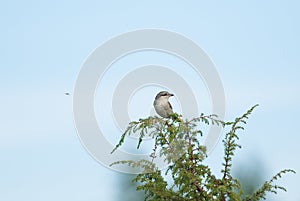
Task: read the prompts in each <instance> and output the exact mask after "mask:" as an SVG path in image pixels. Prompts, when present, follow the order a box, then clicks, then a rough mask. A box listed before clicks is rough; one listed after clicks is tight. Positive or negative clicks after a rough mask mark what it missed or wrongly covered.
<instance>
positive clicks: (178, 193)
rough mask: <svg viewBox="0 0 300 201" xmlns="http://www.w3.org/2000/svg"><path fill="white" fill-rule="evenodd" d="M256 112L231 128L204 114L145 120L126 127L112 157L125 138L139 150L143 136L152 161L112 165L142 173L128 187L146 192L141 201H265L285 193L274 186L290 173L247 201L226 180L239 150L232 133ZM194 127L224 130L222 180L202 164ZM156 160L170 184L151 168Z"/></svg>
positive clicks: (235, 184)
mask: <svg viewBox="0 0 300 201" xmlns="http://www.w3.org/2000/svg"><path fill="white" fill-rule="evenodd" d="M255 107H257V105H255V106H253V107H252V108H251V109H249V110H248V111H247V112H246V113H245V114H243V115H242V116H241V117H238V118H236V119H235V120H234V121H232V122H224V121H221V120H219V119H218V118H217V116H216V115H208V116H206V115H204V114H201V115H200V117H197V118H193V119H191V120H182V117H181V116H180V115H178V114H176V113H174V114H172V115H171V116H170V118H168V119H162V118H159V117H148V118H145V119H139V121H134V122H131V123H130V124H129V126H128V128H127V129H126V131H125V132H124V133H123V135H122V136H121V139H120V141H119V143H118V144H117V145H116V147H115V149H114V150H113V151H115V150H116V149H117V148H118V147H120V146H121V145H122V144H123V142H124V140H125V137H126V136H128V135H131V134H132V133H136V132H139V141H138V145H137V148H139V147H140V145H141V143H142V141H143V138H144V137H145V136H146V135H148V136H150V137H151V138H153V139H154V142H155V144H154V148H153V153H151V155H150V157H151V158H152V160H151V161H147V160H141V161H132V160H127V161H117V162H115V163H113V164H111V165H116V164H128V165H129V166H131V167H141V168H142V169H143V170H144V171H143V172H142V173H140V174H138V175H137V176H136V177H135V178H134V179H133V181H134V182H138V183H139V184H140V185H139V186H138V187H137V190H143V191H144V192H145V194H146V198H145V201H163V200H168V201H173V200H175V201H192V200H195V201H213V200H217V201H226V200H236V201H240V200H243V201H256V200H261V199H265V196H266V193H267V192H272V193H277V190H279V189H280V190H284V191H286V189H285V188H284V187H282V186H278V185H276V184H274V182H275V181H276V180H277V179H278V178H280V177H281V176H282V174H285V173H288V172H292V173H295V171H293V170H290V169H285V170H282V171H280V172H279V173H278V174H276V175H275V176H274V177H272V178H271V180H269V181H266V182H265V183H264V184H263V185H262V187H261V188H259V189H258V190H257V191H256V192H255V193H254V194H252V195H246V196H245V195H243V192H242V187H241V185H240V183H239V181H238V180H237V179H235V178H233V177H232V175H231V166H232V157H233V156H234V152H235V151H236V149H237V148H241V146H240V145H239V144H238V143H237V140H238V139H239V137H238V135H237V131H239V130H243V129H244V128H243V125H244V124H246V120H247V119H248V116H249V115H250V114H251V113H252V111H253V110H254V108H255ZM199 124H206V125H210V124H217V125H219V126H223V127H226V128H228V127H229V131H228V132H227V133H226V135H225V139H224V140H223V145H224V161H223V163H222V166H223V168H222V170H221V173H222V177H221V178H217V177H216V176H214V175H213V174H212V172H211V170H210V168H209V166H207V165H204V163H203V161H204V159H205V158H206V157H207V155H206V148H205V146H203V145H201V144H200V142H199V136H200V137H201V136H202V131H201V130H199V129H197V126H198V125H199ZM113 151H112V152H113ZM157 156H161V157H164V160H165V161H166V162H167V164H168V167H167V170H166V173H165V174H166V175H167V174H170V175H171V178H172V180H171V181H168V182H167V181H166V180H165V178H164V177H163V175H162V174H163V173H162V172H161V170H160V169H158V167H157V166H156V165H155V163H154V162H155V158H156V157H157Z"/></svg>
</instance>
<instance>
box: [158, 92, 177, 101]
mask: <svg viewBox="0 0 300 201" xmlns="http://www.w3.org/2000/svg"><path fill="white" fill-rule="evenodd" d="M171 96H174V94H171V93H169V92H167V91H161V92H159V93H158V94H157V95H156V97H155V100H157V99H167V100H168V99H169V98H170V97H171Z"/></svg>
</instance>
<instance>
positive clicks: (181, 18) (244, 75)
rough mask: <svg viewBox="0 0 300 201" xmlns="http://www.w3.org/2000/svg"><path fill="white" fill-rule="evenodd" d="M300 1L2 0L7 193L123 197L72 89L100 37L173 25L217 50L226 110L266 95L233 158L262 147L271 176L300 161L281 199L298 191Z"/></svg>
mask: <svg viewBox="0 0 300 201" xmlns="http://www.w3.org/2000/svg"><path fill="white" fill-rule="evenodd" d="M299 6H300V5H299V3H298V1H296V0H295V1H291V0H288V1H284V2H283V1H276V0H275V1H264V2H262V1H243V2H242V1H230V2H228V1H227V2H221V1H219V2H217V1H209V2H208V1H189V2H183V1H182V2H174V1H169V0H167V1H123V2H117V1H110V2H108V1H106V2H105V1H63V2H62V1H44V2H42V1H14V0H12V1H7V2H1V3H0V15H1V18H0V22H1V30H2V31H1V33H0V36H1V39H0V40H1V46H0V53H1V55H2V56H1V60H0V66H1V67H0V81H1V85H0V89H1V92H2V93H1V94H2V95H1V104H0V109H1V115H0V120H1V122H2V123H1V125H0V129H1V133H0V136H1V140H0V149H1V152H0V153H1V154H0V161H1V167H0V172H1V181H0V199H1V200H9V201H16V200H20V199H22V200H31V201H35V200H45V201H47V200H54V199H55V200H74V201H76V200H78V201H79V200H89V201H96V200H103V199H105V200H112V201H118V200H122V199H120V192H119V190H118V184H119V177H120V174H118V173H116V172H113V171H111V170H109V169H107V168H104V167H103V166H101V165H100V164H98V163H97V162H96V161H94V160H93V159H92V157H90V155H88V153H87V152H86V151H85V149H84V148H83V147H82V145H81V144H80V141H79V139H78V137H77V134H76V130H75V125H74V122H73V113H72V98H71V97H68V96H64V92H66V91H69V92H70V93H71V94H72V91H73V88H74V84H75V81H76V77H77V75H78V73H79V71H80V67H81V65H82V63H83V62H84V60H85V59H86V58H87V56H88V55H89V54H90V53H91V52H92V51H93V50H94V49H95V48H96V47H97V46H99V45H100V44H102V43H104V42H105V41H107V40H108V39H110V38H112V37H113V36H116V35H119V34H121V33H124V32H127V31H132V30H137V29H143V28H162V29H167V30H170V31H175V32H177V33H180V34H182V35H185V36H186V37H188V38H190V39H192V40H193V41H195V42H196V43H197V44H198V45H199V46H200V47H201V48H203V49H204V50H205V51H206V53H207V54H208V55H209V56H210V57H211V58H212V60H213V61H214V63H215V65H216V67H217V70H218V72H219V74H220V76H221V79H222V81H223V85H224V88H225V93H226V106H227V110H226V112H227V113H226V118H227V119H229V120H230V119H232V118H234V117H236V116H237V115H239V114H241V113H243V112H244V111H245V110H246V109H248V108H249V107H250V106H252V105H254V104H256V103H259V104H260V107H259V108H258V109H257V110H256V111H255V112H254V113H253V115H252V117H251V118H250V120H249V124H247V126H246V131H245V132H244V133H242V134H241V140H240V143H241V144H242V146H243V149H242V150H240V151H239V152H238V153H237V156H236V158H235V160H234V165H236V166H241V164H251V160H252V159H253V157H254V158H259V160H260V161H261V163H262V164H263V166H264V168H265V169H266V173H265V175H264V176H265V177H266V179H268V178H270V177H271V176H272V175H273V174H275V173H276V172H277V171H279V170H280V169H283V168H292V169H295V170H296V171H298V174H297V175H292V176H291V175H287V176H286V177H284V178H283V179H282V180H281V182H280V184H283V185H285V186H286V187H287V189H288V192H287V193H281V192H280V193H279V194H278V195H277V196H276V197H274V198H273V197H272V198H270V199H272V200H288V201H299V200H300V194H299V191H298V181H299V173H300V161H299V159H298V158H299V156H298V153H300V146H299V145H298V142H299V140H300V137H299V130H298V128H297V125H298V122H299V112H300V109H299V108H300V107H299V106H300V94H299V91H300V83H299V76H300V68H299V67H300V60H299V46H300V39H299V35H300V27H299V18H300V14H299V12H298V11H299ZM220 160H222V146H221V143H219V145H218V146H217V148H216V149H215V151H214V152H213V153H212V154H211V156H210V158H209V159H208V162H209V163H211V164H212V166H213V169H214V171H216V172H217V171H218V168H220V167H219V164H221V161H220ZM245 172H247V170H245ZM116 192H117V193H116Z"/></svg>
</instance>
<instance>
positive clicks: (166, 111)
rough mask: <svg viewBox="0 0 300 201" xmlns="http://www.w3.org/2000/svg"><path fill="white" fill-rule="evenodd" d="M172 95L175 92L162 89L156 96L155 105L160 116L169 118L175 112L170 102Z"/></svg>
mask: <svg viewBox="0 0 300 201" xmlns="http://www.w3.org/2000/svg"><path fill="white" fill-rule="evenodd" d="M171 96H174V94H171V93H169V92H167V91H161V92H159V93H158V94H157V95H156V96H155V100H154V102H153V106H154V109H155V111H156V113H157V114H158V115H159V116H161V117H164V118H167V117H169V116H170V114H172V113H173V108H172V105H171V104H170V102H169V98H170V97H171Z"/></svg>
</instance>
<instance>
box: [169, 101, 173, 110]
mask: <svg viewBox="0 0 300 201" xmlns="http://www.w3.org/2000/svg"><path fill="white" fill-rule="evenodd" d="M168 104H169V106H170V108H171V110H173V108H172V105H171V103H170V102H169V101H168Z"/></svg>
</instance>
